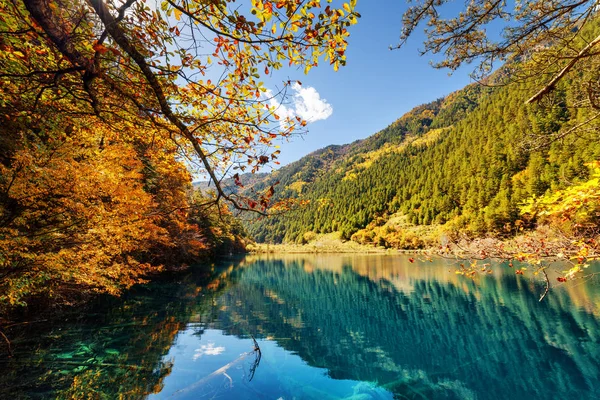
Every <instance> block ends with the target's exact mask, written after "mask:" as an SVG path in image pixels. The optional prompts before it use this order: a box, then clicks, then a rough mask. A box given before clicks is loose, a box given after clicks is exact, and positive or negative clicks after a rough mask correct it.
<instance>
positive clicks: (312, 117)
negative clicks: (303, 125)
mask: <svg viewBox="0 0 600 400" xmlns="http://www.w3.org/2000/svg"><path fill="white" fill-rule="evenodd" d="M292 90H293V91H294V92H296V93H294V98H293V102H294V109H295V112H296V114H297V115H298V116H299V117H300V118H302V119H305V120H306V121H308V122H314V121H319V120H322V119H327V118H329V117H330V116H331V114H333V107H332V106H331V104H329V103H328V102H327V100H325V99H321V95H320V94H319V92H317V90H316V89H315V88H313V87H310V86H308V87H302V86H300V85H299V84H298V83H294V84H293V85H292Z"/></svg>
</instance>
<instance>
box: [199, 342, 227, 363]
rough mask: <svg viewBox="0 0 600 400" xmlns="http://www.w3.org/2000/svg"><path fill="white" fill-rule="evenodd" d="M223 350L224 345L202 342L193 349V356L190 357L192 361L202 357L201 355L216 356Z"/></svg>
mask: <svg viewBox="0 0 600 400" xmlns="http://www.w3.org/2000/svg"><path fill="white" fill-rule="evenodd" d="M224 351H225V347H222V346H219V347H215V344H214V343H208V344H203V345H202V346H200V348H199V349H196V350H194V356H193V357H192V358H193V360H194V361H196V360H197V359H199V358H200V357H202V356H203V355H207V356H218V355H219V354H221V353H222V352H224Z"/></svg>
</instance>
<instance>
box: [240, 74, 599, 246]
mask: <svg viewBox="0 0 600 400" xmlns="http://www.w3.org/2000/svg"><path fill="white" fill-rule="evenodd" d="M574 79H575V78H574ZM537 84H538V82H535V81H534V80H532V81H530V82H528V83H521V84H513V85H509V86H505V87H495V88H490V87H486V86H482V85H478V84H472V85H469V86H467V87H466V88H464V89H463V90H461V91H458V92H455V93H453V94H451V95H449V96H447V97H446V98H444V99H439V100H436V101H434V102H432V103H429V104H426V105H422V106H419V107H416V108H415V109H413V110H412V111H410V112H409V113H407V114H405V115H404V116H402V117H401V118H400V119H399V120H397V121H396V122H394V123H393V124H392V125H390V126H388V127H387V128H385V129H384V130H382V131H380V132H378V133H376V134H375V135H373V136H371V137H369V138H367V139H365V140H362V141H357V142H354V143H352V144H349V145H345V146H330V147H327V148H325V149H322V150H319V151H317V152H315V153H312V154H310V155H308V156H306V157H304V158H302V159H301V160H299V161H297V162H295V163H293V164H290V165H288V166H286V167H283V168H281V169H280V170H279V171H276V172H275V173H273V174H271V175H270V176H269V177H268V178H267V179H266V180H264V181H263V183H262V185H263V186H262V187H268V185H272V184H273V183H275V182H277V181H279V186H278V187H279V191H278V194H277V196H278V197H279V198H286V197H291V198H297V199H302V200H305V201H304V202H303V203H305V205H304V206H303V207H297V208H295V209H293V210H292V211H290V212H287V213H284V214H280V215H272V216H270V217H268V218H259V219H254V220H252V221H249V222H247V227H248V229H249V231H250V233H251V234H252V235H253V236H254V238H255V239H256V240H257V241H260V242H262V241H265V242H275V243H277V242H302V241H304V240H305V235H306V234H307V232H314V233H329V232H333V231H339V232H341V235H342V237H343V238H344V239H350V238H352V237H353V235H354V234H355V233H357V232H359V231H360V232H359V234H358V235H354V240H357V241H366V242H369V241H372V242H373V239H374V238H373V236H374V231H375V228H377V227H378V226H382V225H384V224H386V222H388V221H389V219H390V218H391V217H393V218H398V217H400V219H401V220H402V221H404V222H403V223H404V225H432V224H434V225H436V226H442V225H443V230H444V232H446V233H456V232H466V233H469V234H471V235H472V236H477V235H483V234H487V233H494V234H505V233H507V232H508V231H511V229H513V228H514V227H515V223H516V224H517V225H521V224H524V225H527V224H533V223H534V222H535V218H534V217H535V215H533V216H532V215H529V216H523V215H520V214H521V213H520V206H521V205H522V204H523V203H524V202H525V201H526V200H527V199H531V198H533V197H534V196H542V195H544V194H545V193H546V192H547V191H552V190H557V189H560V188H562V187H565V186H568V185H571V184H573V183H576V182H579V181H584V180H586V179H589V174H590V169H589V168H588V166H586V163H587V162H590V161H593V160H597V159H598V158H599V156H600V144H599V143H598V142H597V141H595V140H592V139H591V138H589V137H585V136H582V135H577V136H576V135H570V136H567V137H565V138H564V139H561V140H550V138H554V135H555V134H556V133H557V132H558V131H559V130H560V129H561V128H565V127H566V128H568V127H570V126H575V125H576V124H578V123H580V122H581V121H583V120H585V118H586V115H587V114H586V111H585V110H578V111H577V110H576V111H573V110H572V109H570V108H568V107H567V103H568V101H567V100H568V99H569V100H571V99H573V98H574V97H575V96H577V93H575V90H574V89H572V85H571V82H569V81H567V80H565V81H564V82H563V83H562V85H561V86H560V87H559V88H557V90H556V93H555V95H554V97H553V99H552V102H551V103H549V102H547V103H548V104H543V105H535V106H526V105H525V104H524V101H525V100H526V99H527V96H528V95H529V94H530V93H531V92H534V91H535V90H534V89H535V87H536V85H537ZM569 103H570V102H569ZM540 144H541V145H540ZM260 187H261V184H260V183H259V184H254V188H260ZM400 225H402V224H400ZM400 225H397V226H394V225H390V224H387V225H386V226H385V229H386V232H385V240H383V241H380V243H379V244H383V245H389V246H393V247H419V246H421V245H422V244H421V243H418V242H415V243H412V244H409V243H406V241H405V240H404V236H403V235H404V232H403V229H402V227H401V226H400ZM364 228H367V229H366V230H364ZM361 230H362V231H361Z"/></svg>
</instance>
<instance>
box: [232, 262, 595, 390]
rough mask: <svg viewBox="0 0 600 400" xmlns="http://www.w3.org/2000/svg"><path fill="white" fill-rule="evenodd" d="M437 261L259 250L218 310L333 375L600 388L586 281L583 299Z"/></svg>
mask: <svg viewBox="0 0 600 400" xmlns="http://www.w3.org/2000/svg"><path fill="white" fill-rule="evenodd" d="M436 264H437V265H431V264H429V263H420V264H409V263H408V262H406V258H397V257H377V256H355V257H341V256H335V257H331V256H325V257H303V256H299V257H288V258H287V259H286V261H282V260H279V259H277V258H273V259H272V260H264V259H263V260H260V259H258V260H257V261H256V263H255V264H254V265H253V266H252V268H244V269H242V270H240V271H239V278H237V284H236V285H235V286H233V287H232V288H231V290H229V291H227V293H225V294H224V296H223V298H222V299H221V301H222V302H223V303H224V304H225V305H227V307H226V311H224V312H223V313H222V315H221V317H220V318H222V319H223V320H232V321H234V322H236V323H239V322H240V321H243V322H246V323H247V326H244V325H241V326H243V327H244V329H248V330H250V331H254V330H258V331H260V332H261V333H262V334H263V335H268V336H272V337H273V338H275V340H277V341H278V342H279V343H280V344H281V345H282V346H283V347H284V348H286V349H287V350H289V351H293V352H297V353H298V354H299V355H300V356H301V357H302V358H303V359H304V360H306V361H307V362H308V363H309V364H310V365H313V366H317V367H324V368H327V369H328V370H329V371H330V375H331V376H332V377H335V378H339V379H354V380H363V381H375V382H378V383H379V384H381V385H383V386H386V387H388V388H389V389H391V390H394V386H398V388H399V389H402V385H403V384H404V383H407V382H410V381H411V380H426V381H429V382H431V385H432V390H433V389H435V388H436V387H438V388H439V386H440V385H441V386H442V387H443V388H447V389H450V388H451V387H452V386H453V385H454V386H455V389H456V393H459V392H461V391H463V392H461V393H463V395H466V392H464V390H467V391H468V392H471V391H472V392H474V393H475V394H476V395H477V396H478V397H480V398H506V396H507V394H509V393H510V394H511V396H510V397H511V398H525V397H530V398H569V397H576V396H580V397H582V396H583V397H588V398H598V396H600V388H598V385H597V382H598V378H599V373H600V346H599V344H600V343H599V335H600V322H599V320H598V319H597V317H595V316H594V315H593V314H591V313H589V312H587V311H585V310H584V309H583V307H584V306H585V308H587V309H588V310H590V309H593V308H594V306H595V304H598V294H599V293H598V292H597V291H596V292H595V293H594V290H595V286H594V285H587V286H583V285H581V286H579V287H577V288H576V290H577V291H578V297H575V301H576V302H577V304H580V305H581V307H577V306H576V305H575V304H574V301H573V298H572V297H571V296H570V295H569V293H568V292H567V291H565V290H555V291H553V292H552V294H551V295H550V297H549V298H548V299H547V301H544V302H542V303H539V302H538V298H539V293H540V292H541V291H542V285H541V284H535V283H532V282H531V281H530V280H528V279H527V278H524V277H521V276H515V275H514V272H513V273H509V274H505V275H502V273H501V270H502V268H501V267H499V268H498V271H496V274H495V276H483V277H480V278H478V279H477V280H476V281H472V280H469V279H466V278H464V277H462V276H457V275H456V274H455V273H454V268H450V269H449V268H448V267H447V266H444V265H439V264H442V263H441V262H436ZM223 323H224V325H228V323H227V322H223ZM238 326H239V325H238ZM234 333H235V332H234ZM459 397H462V396H459Z"/></svg>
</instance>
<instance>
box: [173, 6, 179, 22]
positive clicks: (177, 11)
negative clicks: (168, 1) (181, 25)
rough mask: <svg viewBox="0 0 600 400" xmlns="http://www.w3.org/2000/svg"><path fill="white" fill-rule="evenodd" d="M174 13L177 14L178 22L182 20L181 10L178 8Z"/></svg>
mask: <svg viewBox="0 0 600 400" xmlns="http://www.w3.org/2000/svg"><path fill="white" fill-rule="evenodd" d="M173 11H174V12H175V19H176V20H177V21H179V20H180V19H181V11H180V10H179V9H177V8H176V9H174V10H173Z"/></svg>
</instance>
